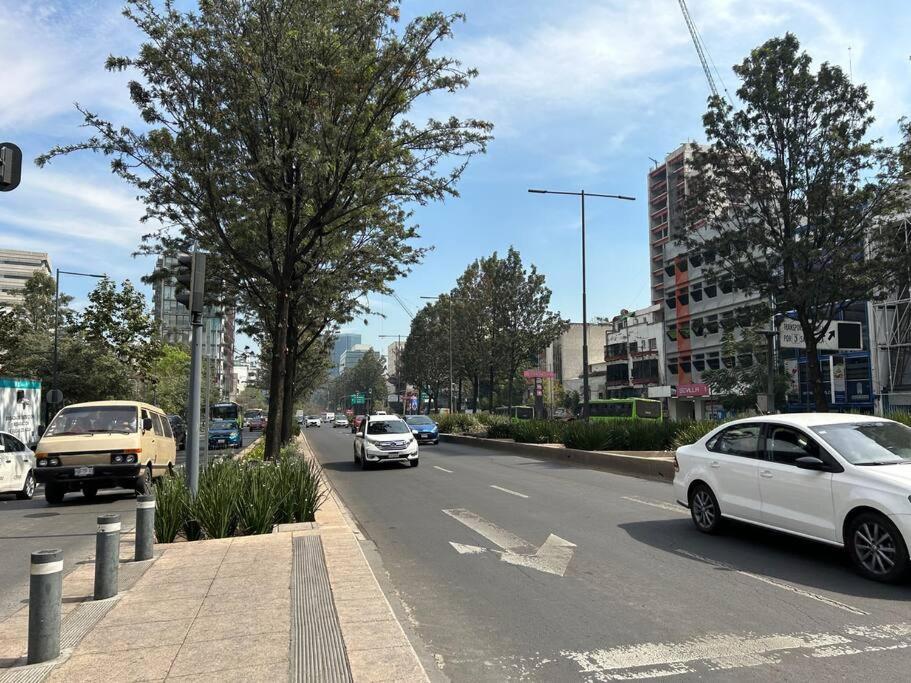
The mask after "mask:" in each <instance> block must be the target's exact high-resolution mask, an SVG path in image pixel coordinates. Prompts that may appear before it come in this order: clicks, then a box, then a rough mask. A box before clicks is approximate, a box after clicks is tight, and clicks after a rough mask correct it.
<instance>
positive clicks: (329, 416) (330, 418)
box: [323, 412, 335, 422]
mask: <svg viewBox="0 0 911 683" xmlns="http://www.w3.org/2000/svg"><path fill="white" fill-rule="evenodd" d="M323 422H335V413H328V412H327V413H323Z"/></svg>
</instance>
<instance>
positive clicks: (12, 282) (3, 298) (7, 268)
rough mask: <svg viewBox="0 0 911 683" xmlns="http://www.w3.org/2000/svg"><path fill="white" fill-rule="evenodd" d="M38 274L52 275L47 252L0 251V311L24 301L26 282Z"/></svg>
mask: <svg viewBox="0 0 911 683" xmlns="http://www.w3.org/2000/svg"><path fill="white" fill-rule="evenodd" d="M37 272H44V273H47V274H48V275H50V274H51V261H50V258H49V257H48V255H47V254H46V253H45V252H43V251H20V250H19V249H0V310H3V309H6V308H11V307H12V306H14V305H16V304H17V303H19V302H21V301H22V290H23V289H25V283H26V281H28V280H29V279H30V278H31V277H32V276H33V275H34V274H35V273H37Z"/></svg>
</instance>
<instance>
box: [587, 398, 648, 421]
mask: <svg viewBox="0 0 911 683" xmlns="http://www.w3.org/2000/svg"><path fill="white" fill-rule="evenodd" d="M588 414H589V417H591V419H592V420H620V419H623V418H628V419H634V420H660V419H661V418H662V417H664V415H663V411H662V408H661V401H656V400H654V399H651V398H608V399H593V400H591V401H589V402H588Z"/></svg>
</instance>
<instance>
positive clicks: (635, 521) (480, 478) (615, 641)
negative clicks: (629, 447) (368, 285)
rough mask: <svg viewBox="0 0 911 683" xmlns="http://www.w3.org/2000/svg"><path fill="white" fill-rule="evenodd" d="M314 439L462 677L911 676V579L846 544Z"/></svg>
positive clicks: (660, 490) (564, 484)
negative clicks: (697, 522)
mask: <svg viewBox="0 0 911 683" xmlns="http://www.w3.org/2000/svg"><path fill="white" fill-rule="evenodd" d="M306 435H307V437H308V438H309V440H310V443H311V445H312V447H313V448H314V450H315V452H316V453H317V456H318V458H319V459H320V461H321V462H322V463H323V467H324V471H325V474H326V475H327V476H328V478H329V480H330V481H331V483H332V485H333V487H334V488H335V489H336V491H337V492H338V493H339V495H340V497H341V498H342V500H343V501H344V503H345V504H346V505H347V507H348V508H349V510H350V511H351V512H352V514H353V516H354V517H355V518H356V520H357V522H358V524H359V525H360V527H361V530H362V532H363V533H364V535H365V536H366V537H367V539H369V542H371V543H372V544H375V546H376V549H377V551H378V553H379V555H380V557H381V558H382V564H383V568H384V569H385V571H386V572H388V580H389V583H390V584H391V585H392V586H393V587H394V590H395V592H396V593H397V597H398V599H399V600H400V601H401V603H402V604H403V605H404V610H403V611H404V612H405V613H406V614H408V615H409V618H410V619H411V622H412V624H411V625H412V630H413V632H415V633H417V634H418V636H419V637H420V639H421V640H422V641H423V647H424V648H426V650H428V651H429V653H430V655H431V656H432V659H433V660H435V661H436V663H437V665H438V667H439V668H440V669H441V671H442V673H443V674H444V675H445V676H447V677H448V678H450V679H451V680H454V681H479V680H483V681H501V680H518V679H523V680H541V681H558V680H559V681H563V680H583V681H604V680H624V679H631V678H658V677H662V678H664V677H674V678H677V679H683V680H695V679H700V680H771V679H776V680H782V679H783V680H798V679H799V680H821V679H827V678H832V679H835V678H837V679H843V680H860V679H864V680H874V679H875V680H878V681H905V680H907V679H908V672H907V650H906V648H908V647H911V603H909V598H911V584H905V585H900V586H887V585H881V584H877V583H873V582H870V581H867V580H865V579H862V578H860V577H859V576H857V575H855V574H854V573H853V572H852V571H851V569H850V566H849V565H848V563H847V561H846V560H845V558H844V556H843V554H842V552H841V551H840V550H839V549H837V548H832V547H828V546H824V545H819V544H815V543H811V542H808V541H803V540H799V539H794V538H790V537H787V536H784V535H780V534H775V533H772V532H767V531H764V530H760V529H756V528H752V527H747V526H745V525H731V526H729V527H728V529H727V530H726V532H725V533H724V534H723V535H721V536H715V537H710V536H706V535H703V534H700V533H699V532H697V531H696V530H695V529H694V527H693V526H692V523H691V521H690V519H689V515H688V511H687V510H685V509H683V508H681V507H679V506H678V505H676V503H675V502H674V498H673V490H672V488H671V486H670V485H668V484H666V483H661V482H656V481H648V480H642V479H636V478H632V477H624V476H620V475H615V474H611V473H607V472H602V471H597V470H590V469H586V468H582V467H576V466H571V465H566V464H562V463H556V462H553V461H542V460H535V459H533V458H531V457H528V458H526V457H521V456H517V455H512V454H498V453H494V452H491V451H484V450H480V449H474V448H472V447H468V446H457V445H450V444H440V445H439V446H422V447H421V465H420V467H418V468H409V467H407V466H405V465H402V464H397V463H389V464H386V465H381V466H379V467H375V468H373V469H370V470H368V471H362V470H361V469H360V468H359V467H358V466H356V465H355V464H354V461H353V454H352V438H353V437H352V435H351V434H350V432H349V431H347V430H345V431H342V430H331V429H326V428H325V427H324V428H321V429H311V430H307V432H306ZM378 637H381V636H378Z"/></svg>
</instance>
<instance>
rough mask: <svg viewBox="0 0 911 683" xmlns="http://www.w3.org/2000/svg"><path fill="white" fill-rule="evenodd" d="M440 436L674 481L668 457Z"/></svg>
mask: <svg viewBox="0 0 911 683" xmlns="http://www.w3.org/2000/svg"><path fill="white" fill-rule="evenodd" d="M440 439H441V440H442V441H444V442H445V443H454V444H461V445H463V446H474V447H476V448H484V449H487V450H491V451H499V452H501V453H512V454H514V455H523V456H527V457H530V458H546V459H548V460H559V461H561V462H568V463H570V464H573V465H581V466H585V467H595V468H598V469H603V470H608V471H611V472H618V473H620V474H628V475H631V476H634V477H645V478H647V479H657V480H659V481H665V482H668V483H670V482H672V481H673V480H674V462H673V460H670V459H666V458H660V457H659V458H654V457H653V458H646V457H643V456H638V455H625V454H621V453H607V452H604V451H583V450H579V449H576V448H563V447H554V446H553V445H550V446H540V445H538V444H532V443H516V442H515V441H511V440H506V439H485V438H481V437H477V436H465V435H462V434H440Z"/></svg>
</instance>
